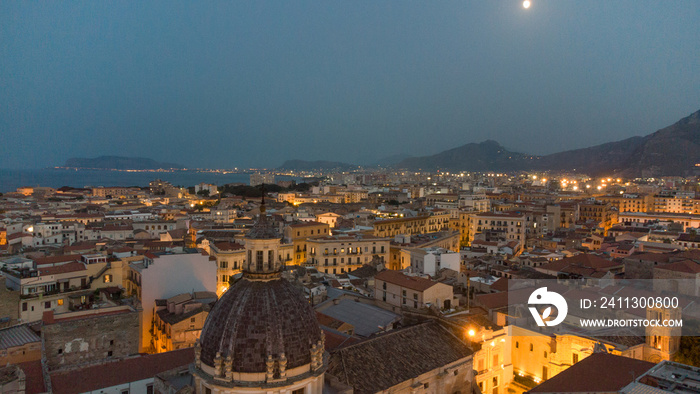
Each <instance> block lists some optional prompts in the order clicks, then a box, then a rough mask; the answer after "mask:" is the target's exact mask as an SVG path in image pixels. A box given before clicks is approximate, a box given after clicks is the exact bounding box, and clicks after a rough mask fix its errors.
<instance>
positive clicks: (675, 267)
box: [655, 260, 700, 274]
mask: <svg viewBox="0 0 700 394" xmlns="http://www.w3.org/2000/svg"><path fill="white" fill-rule="evenodd" d="M655 268H656V269H660V270H667V271H676V272H685V273H689V274H697V273H700V264H698V263H696V262H694V261H693V260H682V261H677V262H675V263H671V264H666V265H664V266H661V267H655Z"/></svg>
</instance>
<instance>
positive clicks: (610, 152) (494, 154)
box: [394, 111, 700, 177]
mask: <svg viewBox="0 0 700 394" xmlns="http://www.w3.org/2000/svg"><path fill="white" fill-rule="evenodd" d="M698 164H700V111H697V112H695V113H693V114H691V115H689V116H687V117H685V118H683V119H681V120H679V121H678V122H676V123H674V124H673V125H671V126H668V127H665V128H663V129H661V130H658V131H657V132H655V133H653V134H649V135H647V136H645V137H632V138H627V139H625V140H621V141H616V142H609V143H606V144H601V145H597V146H592V147H590V148H584V149H575V150H569V151H565V152H559V153H554V154H550V155H545V156H533V155H527V154H523V153H518V152H511V151H508V150H507V149H506V148H504V147H503V146H501V145H500V144H499V143H498V142H496V141H491V140H488V141H484V142H482V143H470V144H466V145H462V146H460V147H457V148H453V149H449V150H446V151H443V152H440V153H437V154H435V155H430V156H422V157H413V158H409V159H405V160H403V161H401V162H399V163H398V164H396V165H394V168H399V169H410V170H418V169H421V170H424V171H434V170H438V169H440V170H446V171H497V172H508V171H526V170H552V171H575V172H580V173H585V174H589V175H610V176H612V175H621V176H627V177H637V176H643V177H654V176H661V175H679V176H682V175H690V174H693V173H696V172H698V171H699V170H700V166H698Z"/></svg>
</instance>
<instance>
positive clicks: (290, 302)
mask: <svg viewBox="0 0 700 394" xmlns="http://www.w3.org/2000/svg"><path fill="white" fill-rule="evenodd" d="M321 338H322V334H321V329H320V327H319V324H318V320H317V319H316V314H315V313H314V310H313V309H312V308H311V305H310V304H309V303H308V302H307V301H306V299H305V298H304V295H303V294H302V292H301V291H300V290H299V289H297V288H295V287H294V286H293V285H292V284H291V283H290V282H289V281H287V280H285V279H274V280H269V281H253V280H249V279H247V278H246V277H243V279H241V280H239V281H237V282H236V283H235V284H234V285H233V286H231V288H230V289H229V290H228V291H227V292H226V293H224V295H223V296H222V297H221V299H219V301H217V303H216V304H215V305H214V307H213V308H212V310H211V312H210V313H209V317H208V318H207V321H206V323H205V324H204V328H203V329H202V334H201V336H200V343H201V346H202V353H201V361H202V363H204V364H206V365H210V366H211V365H214V358H215V357H216V353H217V352H220V353H221V356H222V357H224V358H226V357H227V356H229V355H231V356H232V358H233V365H232V367H233V370H234V371H236V372H251V373H259V372H265V371H266V360H267V356H268V355H274V356H278V355H280V354H281V353H284V354H285V356H286V357H287V360H288V363H287V368H289V369H291V368H296V367H300V366H302V365H305V364H309V363H310V362H311V347H312V345H314V344H316V343H317V342H318V341H320V340H321Z"/></svg>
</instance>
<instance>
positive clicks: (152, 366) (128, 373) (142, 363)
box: [51, 348, 194, 394]
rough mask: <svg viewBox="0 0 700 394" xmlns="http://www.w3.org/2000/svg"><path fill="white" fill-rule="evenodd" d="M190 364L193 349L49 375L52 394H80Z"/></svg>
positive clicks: (192, 358)
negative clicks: (54, 393)
mask: <svg viewBox="0 0 700 394" xmlns="http://www.w3.org/2000/svg"><path fill="white" fill-rule="evenodd" d="M193 361H194V349H193V348H187V349H180V350H174V351H171V352H165V353H159V354H149V355H145V356H138V357H133V358H127V359H122V360H118V361H112V362H107V363H104V364H99V365H94V366H90V367H86V368H80V369H74V370H70V371H65V372H56V373H53V374H51V385H52V387H53V391H54V392H56V393H65V394H73V393H84V392H90V391H94V390H99V389H101V388H105V387H112V386H116V385H119V384H123V383H129V382H136V381H139V380H143V379H148V378H152V377H154V376H155V375H156V374H159V373H161V372H165V371H168V370H171V369H174V368H177V367H181V366H184V365H187V364H190V363H192V362H193Z"/></svg>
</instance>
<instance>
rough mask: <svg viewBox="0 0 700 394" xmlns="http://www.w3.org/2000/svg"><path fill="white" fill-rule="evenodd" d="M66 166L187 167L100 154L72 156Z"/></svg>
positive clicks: (122, 167)
mask: <svg viewBox="0 0 700 394" xmlns="http://www.w3.org/2000/svg"><path fill="white" fill-rule="evenodd" d="M63 166H64V167H70V168H97V169H102V170H158V169H171V168H172V169H180V168H185V167H184V166H182V165H180V164H173V163H160V162H157V161H155V160H153V159H147V158H143V157H120V156H100V157H95V158H92V159H87V158H77V157H74V158H70V159H68V160H66V163H65V164H64V165H63Z"/></svg>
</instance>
